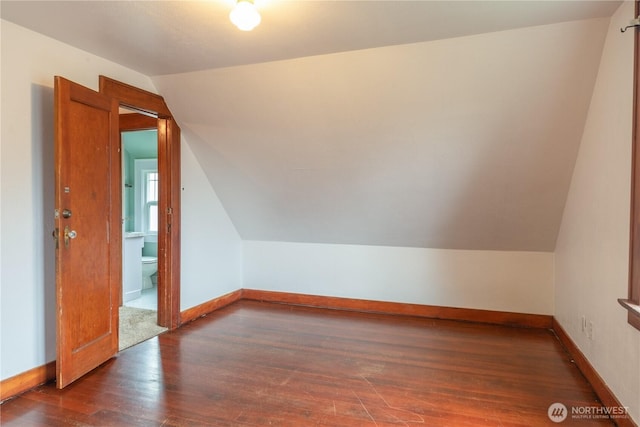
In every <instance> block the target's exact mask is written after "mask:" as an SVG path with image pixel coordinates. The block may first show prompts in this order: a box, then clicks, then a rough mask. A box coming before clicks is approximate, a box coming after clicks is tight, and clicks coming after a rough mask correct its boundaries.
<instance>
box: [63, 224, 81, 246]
mask: <svg viewBox="0 0 640 427" xmlns="http://www.w3.org/2000/svg"><path fill="white" fill-rule="evenodd" d="M76 237H78V233H76V232H75V230H69V226H66V227H65V228H64V247H65V248H68V247H69V240H70V239H75V238H76Z"/></svg>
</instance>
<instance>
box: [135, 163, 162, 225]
mask: <svg viewBox="0 0 640 427" xmlns="http://www.w3.org/2000/svg"><path fill="white" fill-rule="evenodd" d="M134 173H135V178H134V179H135V184H134V188H135V192H134V199H135V201H134V204H135V207H134V211H135V228H136V230H140V231H142V232H143V233H144V234H145V236H150V237H153V236H157V235H158V231H157V230H156V231H150V230H149V224H148V222H149V221H148V216H147V212H148V207H149V202H147V174H149V173H158V160H157V159H135V160H134ZM158 190H159V189H158ZM158 196H159V194H158ZM153 203H154V204H155V205H156V206H158V201H155V202H153ZM158 225H159V224H158Z"/></svg>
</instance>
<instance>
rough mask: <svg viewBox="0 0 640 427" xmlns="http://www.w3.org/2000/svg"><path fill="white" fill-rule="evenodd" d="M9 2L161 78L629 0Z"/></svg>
mask: <svg viewBox="0 0 640 427" xmlns="http://www.w3.org/2000/svg"><path fill="white" fill-rule="evenodd" d="M233 4H234V1H233V0H209V1H29V0H20V1H6V0H2V2H1V3H0V5H1V7H0V14H1V16H2V18H3V19H6V20H8V21H12V22H14V23H16V24H18V25H22V26H24V27H27V28H30V29H32V30H34V31H37V32H40V33H43V34H46V35H48V36H51V37H53V38H55V39H58V40H61V41H63V42H65V43H68V44H70V45H72V46H76V47H79V48H81V49H83V50H86V51H89V52H93V53H96V54H98V55H99V56H102V57H104V58H107V59H110V60H112V61H114V62H117V63H119V64H122V65H125V66H127V67H129V68H131V69H134V70H137V71H140V72H142V73H144V74H147V75H150V76H154V75H161V74H172V73H181V72H186V71H195V70H204V69H210V68H220V67H228V66H234V65H242V64H253V63H258V62H266V61H273V60H280V59H290V58H299V57H303V56H311V55H320V54H326V53H334V52H345V51H351V50H356V49H366V48H374V47H380V46H391V45H398V44H406V43H413V42H421V41H429V40H438V39H445V38H452V37H460V36H465V35H470V34H480V33H487V32H492V31H501V30H506V29H511V28H519V27H527V26H533V25H542V24H550V23H556V22H564V21H572V20H580V19H589V18H596V17H603V16H611V14H612V12H613V11H614V10H615V9H616V8H617V7H618V6H619V4H620V2H619V1H588V0H569V1H563V0H553V1H545V0H543V1H524V0H515V1H513V0H512V1H505V0H499V1H479V0H473V1H455V0H453V1H452V0H449V1H399V0H392V1H316V0H295V1H286V0H256V5H257V6H258V7H259V9H260V12H261V14H262V17H263V20H262V24H261V25H260V26H258V27H257V28H256V29H255V30H254V31H252V32H250V33H246V32H241V31H238V30H237V29H236V28H235V27H234V26H233V25H232V24H231V23H230V22H229V18H228V15H229V11H230V10H231V9H232V7H233Z"/></svg>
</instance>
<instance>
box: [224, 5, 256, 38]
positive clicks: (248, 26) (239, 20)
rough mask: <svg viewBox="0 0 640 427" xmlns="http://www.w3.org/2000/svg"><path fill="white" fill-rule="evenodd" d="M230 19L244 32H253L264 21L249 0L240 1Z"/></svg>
mask: <svg viewBox="0 0 640 427" xmlns="http://www.w3.org/2000/svg"><path fill="white" fill-rule="evenodd" d="M229 19H230V20H231V22H233V24H234V25H235V26H236V27H238V28H239V29H240V30H242V31H251V30H253V29H254V28H255V27H257V26H258V24H260V21H261V20H262V18H261V17H260V14H259V13H258V10H257V9H256V7H255V5H254V4H253V2H251V1H249V0H238V3H237V4H236V7H234V8H233V10H232V11H231V13H230V14H229Z"/></svg>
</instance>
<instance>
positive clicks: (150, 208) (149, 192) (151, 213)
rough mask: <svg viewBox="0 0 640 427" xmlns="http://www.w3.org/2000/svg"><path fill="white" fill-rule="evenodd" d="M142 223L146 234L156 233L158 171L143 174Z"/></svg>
mask: <svg viewBox="0 0 640 427" xmlns="http://www.w3.org/2000/svg"><path fill="white" fill-rule="evenodd" d="M144 199H145V200H144V202H145V204H144V216H145V218H144V223H145V224H146V230H145V231H146V232H148V233H157V232H158V171H146V172H145V195H144Z"/></svg>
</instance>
